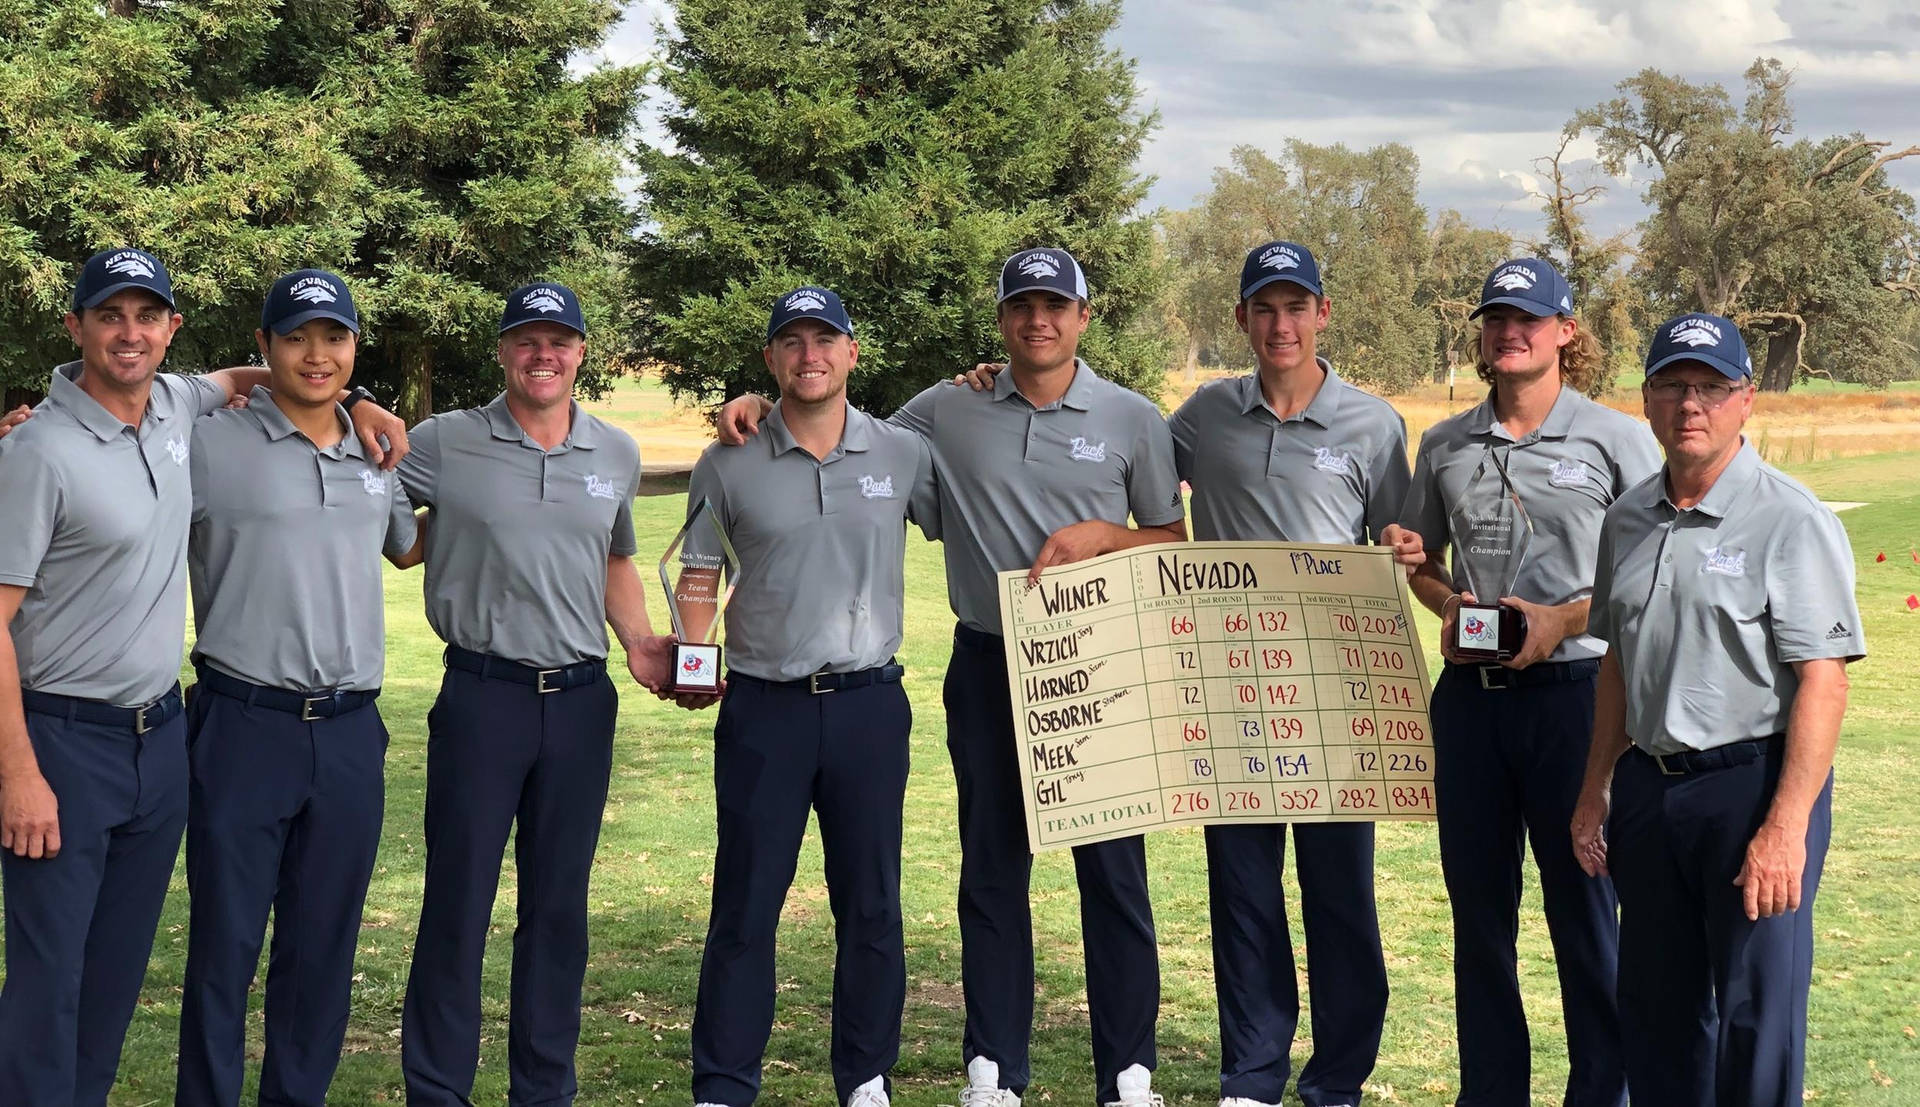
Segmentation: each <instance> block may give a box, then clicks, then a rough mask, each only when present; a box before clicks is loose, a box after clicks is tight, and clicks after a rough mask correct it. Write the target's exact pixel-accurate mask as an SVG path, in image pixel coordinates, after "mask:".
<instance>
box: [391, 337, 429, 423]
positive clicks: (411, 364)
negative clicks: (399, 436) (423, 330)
mask: <svg viewBox="0 0 1920 1107" xmlns="http://www.w3.org/2000/svg"><path fill="white" fill-rule="evenodd" d="M401 349H402V350H404V351H407V352H406V353H402V354H401V356H400V365H401V371H402V373H403V374H404V375H403V377H402V381H403V383H402V384H401V386H400V397H399V400H398V402H397V403H396V404H395V405H394V408H395V413H396V414H398V415H399V416H400V417H401V418H402V419H405V420H406V421H407V425H408V426H413V425H414V424H416V423H418V422H420V421H421V420H422V419H425V418H426V417H427V416H429V415H432V414H433V359H434V350H433V346H432V345H431V344H430V343H426V342H422V343H421V344H420V345H419V346H417V347H413V348H411V349H409V348H408V347H406V346H402V347H401ZM409 354H410V355H411V356H409Z"/></svg>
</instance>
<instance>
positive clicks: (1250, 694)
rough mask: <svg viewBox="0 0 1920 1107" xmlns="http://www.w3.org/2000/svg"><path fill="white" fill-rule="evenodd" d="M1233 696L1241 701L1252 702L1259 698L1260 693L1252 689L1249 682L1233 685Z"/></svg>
mask: <svg viewBox="0 0 1920 1107" xmlns="http://www.w3.org/2000/svg"><path fill="white" fill-rule="evenodd" d="M1233 698H1234V699H1236V700H1238V701H1239V702H1241V703H1253V702H1254V701H1256V700H1258V699H1259V698H1260V693H1258V692H1256V691H1254V688H1253V685H1251V684H1236V685H1234V686H1233Z"/></svg>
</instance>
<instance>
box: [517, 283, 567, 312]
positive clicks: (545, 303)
mask: <svg viewBox="0 0 1920 1107" xmlns="http://www.w3.org/2000/svg"><path fill="white" fill-rule="evenodd" d="M520 306H521V307H523V308H526V309H528V310H529V311H544V312H547V313H549V314H552V315H558V314H560V313H561V312H564V311H566V310H567V305H566V302H565V301H563V300H562V299H560V294H559V293H558V292H555V291H554V290H553V289H551V288H536V289H534V290H533V291H532V292H529V293H527V294H526V295H525V296H523V297H521V298H520Z"/></svg>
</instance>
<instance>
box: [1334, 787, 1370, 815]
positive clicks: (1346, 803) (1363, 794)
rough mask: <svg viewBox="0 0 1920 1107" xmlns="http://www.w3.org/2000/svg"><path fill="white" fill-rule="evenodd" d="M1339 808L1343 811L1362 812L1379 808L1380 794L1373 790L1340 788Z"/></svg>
mask: <svg viewBox="0 0 1920 1107" xmlns="http://www.w3.org/2000/svg"><path fill="white" fill-rule="evenodd" d="M1338 791H1339V793H1340V807H1341V808H1342V809H1344V810H1364V809H1366V808H1371V807H1378V806H1380V798H1379V797H1380V793H1379V790H1378V789H1375V788H1341V789H1339V790H1338Z"/></svg>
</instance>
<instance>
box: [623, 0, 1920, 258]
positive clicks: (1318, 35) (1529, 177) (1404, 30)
mask: <svg viewBox="0 0 1920 1107" xmlns="http://www.w3.org/2000/svg"><path fill="white" fill-rule="evenodd" d="M664 8H665V5H664V4H663V3H661V2H659V0H643V2H637V3H633V4H631V5H630V7H629V11H628V16H627V19H626V21H625V22H624V23H623V24H621V26H620V27H619V28H618V29H617V30H616V31H615V34H614V36H613V37H612V39H610V40H609V42H608V44H607V51H606V52H607V55H608V56H609V57H611V58H613V59H615V60H618V61H628V60H633V59H636V58H640V57H644V56H646V55H647V54H648V53H649V52H650V51H651V49H652V43H653V35H652V24H653V22H654V21H655V19H657V18H658V17H659V14H660V12H661V11H662V10H663V9H664ZM1125 12H1126V14H1125V16H1124V19H1123V21H1122V23H1121V26H1120V29H1119V32H1118V34H1117V35H1116V36H1115V39H1114V44H1115V45H1116V46H1117V47H1118V48H1119V49H1120V50H1122V51H1124V52H1126V53H1127V54H1130V55H1131V56H1133V57H1134V58H1136V59H1138V60H1139V81H1140V87H1141V92H1142V96H1141V101H1142V104H1143V106H1148V107H1153V108H1157V109H1158V110H1159V112H1160V117H1161V118H1160V128H1159V130H1158V131H1157V132H1156V133H1155V134H1154V136H1153V138H1152V139H1151V140H1150V141H1149V144H1148V146H1147V148H1146V150H1145V152H1144V154H1143V155H1142V158H1141V165H1140V168H1141V170H1142V171H1143V172H1145V173H1149V174H1152V175H1153V176H1154V177H1156V178H1157V182H1156V184H1155V185H1154V188H1153V191H1152V193H1151V195H1150V196H1149V200H1148V202H1149V204H1150V205H1153V206H1159V205H1165V206H1168V207H1185V206H1188V205H1189V204H1191V203H1192V202H1193V201H1194V199H1195V198H1196V197H1197V196H1198V195H1200V194H1202V193H1204V192H1205V191H1206V189H1207V187H1208V180H1209V177H1210V175H1211V173H1212V170H1213V168H1214V167H1215V166H1218V165H1221V164H1222V163H1224V162H1225V161H1226V160H1227V154H1228V151H1230V150H1231V149H1232V148H1233V147H1234V146H1235V145H1238V144H1241V143H1251V144H1253V145H1256V146H1260V147H1263V148H1265V149H1268V150H1275V151H1277V150H1278V149H1279V148H1280V147H1281V145H1282V144H1283V143H1284V142H1285V140H1286V139H1288V138H1301V139H1305V140H1307V141H1309V142H1316V143H1333V142H1344V143H1347V144H1348V145H1349V146H1356V147H1360V146H1369V145H1373V144H1376V143H1382V142H1403V143H1406V144H1407V145H1409V146H1411V147H1412V148H1413V151H1414V153H1415V154H1416V155H1418V157H1419V158H1420V167H1421V185H1422V192H1423V194H1424V198H1425V200H1426V201H1427V203H1428V204H1429V206H1431V207H1433V208H1436V209H1438V208H1444V207H1452V208H1458V209H1459V210H1460V211H1462V212H1464V213H1465V214H1466V215H1467V216H1468V217H1469V218H1470V219H1472V220H1474V221H1475V222H1478V223H1481V224H1485V225H1492V226H1499V227H1502V228H1505V229H1507V230H1510V231H1514V232H1517V233H1522V234H1530V233H1533V232H1534V231H1535V230H1536V228H1537V227H1538V224H1539V217H1538V202H1537V200H1536V199H1534V198H1533V196H1532V194H1533V192H1534V190H1535V189H1537V187H1538V184H1537V181H1536V179H1535V177H1534V169H1533V160H1534V159H1535V158H1537V157H1539V156H1540V155H1542V154H1546V153H1550V152H1551V151H1552V150H1553V148H1554V146H1555V145H1556V143H1557V141H1558V135H1559V130H1560V127H1561V126H1562V125H1563V124H1564V123H1565V122H1566V120H1567V117H1568V116H1569V115H1571V114H1572V113H1573V112H1574V111H1575V110H1576V109H1578V108H1581V107H1584V106H1586V105H1590V104H1594V103H1597V102H1599V101H1601V100H1603V99H1606V98H1608V97H1609V96H1610V95H1611V94H1612V86H1613V85H1614V83H1615V82H1617V81H1619V80H1620V79H1621V78H1622V77H1625V76H1628V75H1630V74H1632V73H1633V72H1635V71H1637V70H1638V69H1640V68H1641V67H1643V66H1654V67H1657V68H1660V69H1663V70H1666V71H1667V72H1670V73H1676V74H1680V75H1683V76H1685V77H1687V78H1688V79H1690V80H1694V81H1718V82H1720V83H1722V84H1724V85H1725V86H1726V87H1727V89H1728V91H1729V92H1731V93H1732V94H1733V96H1734V99H1735V102H1736V103H1738V102H1739V101H1740V100H1741V99H1743V98H1744V94H1743V92H1742V91H1741V88H1742V85H1741V79H1740V74H1741V72H1742V71H1743V70H1744V69H1745V68H1746V67H1747V66H1748V65H1749V64H1750V63H1751V62H1752V61H1753V59H1754V58H1756V57H1759V56H1762V55H1765V56H1770V57H1777V58H1779V59H1781V60H1782V61H1784V62H1786V63H1787V64H1788V65H1789V66H1791V67H1793V68H1794V69H1795V71H1796V85H1795V93H1794V97H1793V103H1794V106H1795V109H1796V112H1797V115H1798V122H1799V126H1798V133H1799V134H1802V135H1807V136H1812V137H1823V136H1826V135H1829V134H1834V133H1840V132H1847V131H1854V130H1858V131H1863V132H1865V133H1866V135H1867V136H1868V137H1869V138H1879V139H1887V140H1891V141H1893V142H1895V143H1896V144H1897V145H1898V146H1902V147H1904V146H1908V145H1920V8H1916V6H1915V5H1914V4H1913V3H1912V2H1911V0H1344V2H1335V3H1314V2H1311V0H1174V2H1149V0H1128V2H1127V3H1126V7H1125ZM1582 152H1584V153H1589V154H1590V153H1591V146H1590V145H1589V146H1587V147H1586V149H1585V151H1581V150H1579V148H1576V153H1582ZM1586 168H1587V171H1588V172H1593V170H1592V167H1591V165H1590V164H1589V165H1588V166H1587V167H1586ZM1894 169H1895V173H1896V179H1897V180H1898V182H1899V183H1900V184H1901V185H1903V186H1904V187H1905V188H1907V189H1908V190H1909V191H1913V192H1916V193H1920V158H1915V159H1911V160H1909V161H1907V162H1905V163H1900V164H1899V165H1897V166H1895V167H1894ZM1592 180H1593V181H1594V182H1599V181H1600V178H1599V177H1598V176H1597V175H1596V176H1594V177H1593V178H1592ZM1638 192H1639V188H1638V187H1637V186H1636V185H1635V184H1634V183H1633V182H1631V181H1618V182H1610V189H1609V192H1608V194H1607V195H1606V196H1605V197H1603V198H1602V200H1601V201H1600V202H1599V203H1598V204H1596V205H1595V206H1594V207H1591V208H1589V209H1588V210H1589V211H1590V212H1591V213H1592V214H1593V216H1594V217H1595V220H1596V223H1597V224H1599V225H1601V226H1603V227H1606V228H1608V229H1611V228H1614V227H1621V226H1626V225H1628V224H1631V223H1632V222H1633V221H1635V220H1636V219H1638V218H1639V217H1640V215H1641V213H1642V212H1641V205H1640V203H1639V200H1638V198H1637V197H1638Z"/></svg>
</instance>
